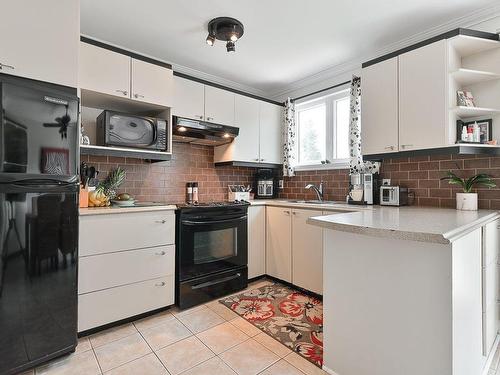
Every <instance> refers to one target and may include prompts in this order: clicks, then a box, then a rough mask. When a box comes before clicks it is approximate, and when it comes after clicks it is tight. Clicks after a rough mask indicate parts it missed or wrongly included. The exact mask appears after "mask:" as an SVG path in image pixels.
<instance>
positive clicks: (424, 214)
mask: <svg viewBox="0 0 500 375" xmlns="http://www.w3.org/2000/svg"><path fill="white" fill-rule="evenodd" d="M499 217H500V213H499V212H498V211H489V210H479V211H459V210H455V209H448V208H429V207H381V206H374V207H373V208H372V209H368V210H367V209H364V210H357V211H356V212H349V213H338V214H333V215H326V216H321V217H314V218H309V219H308V223H310V224H312V225H317V226H321V227H323V228H326V229H332V230H338V231H343V232H350V233H359V234H363V235H368V236H374V237H387V238H397V239H403V240H410V241H420V242H434V243H442V244H448V243H450V242H453V241H454V240H455V239H457V238H460V237H462V236H463V235H465V234H466V233H468V232H470V231H471V230H474V229H476V228H478V227H480V226H482V225H484V224H486V223H487V222H489V221H491V220H494V219H496V218H499Z"/></svg>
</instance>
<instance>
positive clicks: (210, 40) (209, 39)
mask: <svg viewBox="0 0 500 375" xmlns="http://www.w3.org/2000/svg"><path fill="white" fill-rule="evenodd" d="M206 42H207V44H208V45H209V46H213V45H214V43H215V37H214V36H213V35H211V34H208V36H207V40H206Z"/></svg>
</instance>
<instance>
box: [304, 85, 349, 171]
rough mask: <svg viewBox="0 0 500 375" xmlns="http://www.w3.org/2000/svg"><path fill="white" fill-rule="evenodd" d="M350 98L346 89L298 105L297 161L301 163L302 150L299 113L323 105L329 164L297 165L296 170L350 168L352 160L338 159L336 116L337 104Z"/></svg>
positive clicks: (326, 152) (326, 150)
mask: <svg viewBox="0 0 500 375" xmlns="http://www.w3.org/2000/svg"><path fill="white" fill-rule="evenodd" d="M348 96H349V89H344V90H340V91H336V92H334V93H331V94H328V95H325V96H322V97H319V98H315V99H312V100H309V101H306V102H302V103H299V104H296V108H295V123H296V124H297V146H296V151H295V152H296V155H297V158H296V160H297V161H299V150H300V126H299V120H298V119H299V112H300V111H301V110H307V109H311V108H314V107H317V106H319V105H321V104H325V105H326V111H325V112H326V123H325V126H326V131H325V134H326V140H325V141H326V149H325V154H326V155H325V157H326V160H327V161H328V162H325V163H321V162H320V161H318V162H317V163H308V164H299V163H298V164H297V165H296V166H295V170H297V171H310V170H328V169H345V168H349V162H350V158H345V159H337V158H335V157H334V156H335V155H336V152H337V150H336V142H334V140H335V139H336V135H337V124H336V121H337V116H336V105H335V103H336V102H337V101H338V100H340V99H344V98H346V97H348Z"/></svg>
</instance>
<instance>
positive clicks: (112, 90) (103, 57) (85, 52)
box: [78, 42, 131, 98]
mask: <svg viewBox="0 0 500 375" xmlns="http://www.w3.org/2000/svg"><path fill="white" fill-rule="evenodd" d="M130 63H131V59H130V57H129V56H126V55H122V54H121V53H117V52H113V51H110V50H107V49H105V48H101V47H97V46H94V45H92V44H88V43H83V42H80V64H79V77H78V78H79V86H80V88H81V89H86V90H90V91H95V92H100V93H103V94H108V95H115V96H119V97H122V98H129V97H130Z"/></svg>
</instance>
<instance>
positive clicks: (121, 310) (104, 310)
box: [78, 276, 174, 332]
mask: <svg viewBox="0 0 500 375" xmlns="http://www.w3.org/2000/svg"><path fill="white" fill-rule="evenodd" d="M173 303H174V277H173V276H167V277H161V278H158V279H154V280H148V281H143V282H140V283H136V284H130V285H125V286H119V287H116V288H111V289H106V290H101V291H99V292H93V293H87V294H82V295H79V296H78V332H82V331H86V330H88V329H91V328H95V327H99V326H102V325H104V324H108V323H112V322H115V321H117V320H121V319H125V318H129V317H131V316H134V315H138V314H142V313H145V312H148V311H151V310H155V309H159V308H161V307H166V306H170V305H173Z"/></svg>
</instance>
